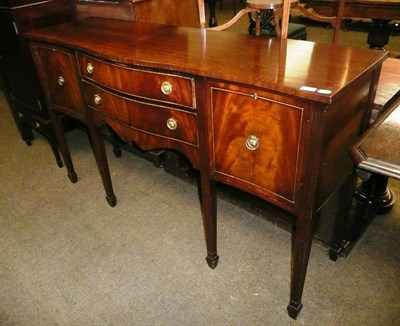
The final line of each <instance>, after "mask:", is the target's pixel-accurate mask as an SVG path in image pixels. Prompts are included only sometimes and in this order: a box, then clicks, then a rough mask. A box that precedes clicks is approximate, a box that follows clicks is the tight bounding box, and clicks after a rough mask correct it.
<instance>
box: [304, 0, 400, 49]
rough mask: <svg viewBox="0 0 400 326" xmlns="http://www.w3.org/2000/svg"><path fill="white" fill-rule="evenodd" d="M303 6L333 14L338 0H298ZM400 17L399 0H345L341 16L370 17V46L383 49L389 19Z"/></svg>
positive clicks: (368, 40) (387, 39) (386, 40)
mask: <svg viewBox="0 0 400 326" xmlns="http://www.w3.org/2000/svg"><path fill="white" fill-rule="evenodd" d="M300 3H301V4H304V7H305V8H311V9H314V10H315V11H316V12H317V13H318V14H320V15H326V16H333V15H335V13H336V12H337V8H338V0H300ZM399 17H400V1H399V0H346V4H345V6H344V8H343V18H370V19H372V21H373V24H372V25H371V28H370V30H369V33H368V39H367V43H368V44H369V46H370V48H374V49H383V48H384V47H385V45H386V44H387V43H388V41H389V36H390V28H389V22H390V21H391V20H398V19H399Z"/></svg>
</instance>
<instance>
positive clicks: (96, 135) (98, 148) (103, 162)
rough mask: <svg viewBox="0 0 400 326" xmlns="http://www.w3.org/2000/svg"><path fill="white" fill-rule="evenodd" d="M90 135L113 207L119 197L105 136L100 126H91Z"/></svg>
mask: <svg viewBox="0 0 400 326" xmlns="http://www.w3.org/2000/svg"><path fill="white" fill-rule="evenodd" d="M89 132H90V137H91V140H92V146H93V153H94V157H95V159H96V164H97V167H98V169H99V172H100V176H101V179H102V181H103V186H104V189H105V191H106V200H107V202H108V204H109V205H110V206H111V207H114V206H115V205H116V204H117V198H116V197H115V195H114V190H113V186H112V182H111V176H110V169H109V168H108V161H107V153H106V149H105V145H104V138H103V134H102V132H101V130H100V128H97V127H94V126H89Z"/></svg>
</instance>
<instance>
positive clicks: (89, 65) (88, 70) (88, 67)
mask: <svg viewBox="0 0 400 326" xmlns="http://www.w3.org/2000/svg"><path fill="white" fill-rule="evenodd" d="M86 71H87V72H88V74H89V75H91V74H93V72H94V66H93V65H92V64H91V63H90V62H88V64H87V65H86Z"/></svg>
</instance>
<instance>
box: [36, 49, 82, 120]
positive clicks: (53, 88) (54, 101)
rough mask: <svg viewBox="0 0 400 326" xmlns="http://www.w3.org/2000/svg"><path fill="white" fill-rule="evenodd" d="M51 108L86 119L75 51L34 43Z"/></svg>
mask: <svg viewBox="0 0 400 326" xmlns="http://www.w3.org/2000/svg"><path fill="white" fill-rule="evenodd" d="M33 52H34V55H35V58H36V60H37V66H38V68H39V73H40V74H41V75H42V82H43V84H44V85H43V86H44V89H45V93H46V95H47V100H48V103H49V105H50V108H56V109H57V110H59V111H62V112H65V113H66V114H68V115H70V116H73V117H76V118H79V119H81V120H83V119H84V111H85V110H84V104H83V101H82V96H81V91H80V86H79V85H80V83H79V80H78V77H77V67H76V60H75V56H74V54H73V53H71V52H69V51H68V50H66V49H63V48H55V47H47V46H45V45H38V44H34V45H33Z"/></svg>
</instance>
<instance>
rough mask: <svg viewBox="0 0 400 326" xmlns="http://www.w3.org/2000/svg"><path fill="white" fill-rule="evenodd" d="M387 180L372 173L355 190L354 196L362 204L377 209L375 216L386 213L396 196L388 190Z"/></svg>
mask: <svg viewBox="0 0 400 326" xmlns="http://www.w3.org/2000/svg"><path fill="white" fill-rule="evenodd" d="M388 180H389V178H388V177H387V176H384V175H380V174H375V173H373V174H372V175H371V177H370V178H369V179H368V180H366V181H364V182H362V184H361V185H360V186H359V187H358V188H357V190H356V193H355V196H356V198H357V199H358V200H359V201H361V202H362V203H364V204H366V205H369V206H373V207H375V208H377V214H386V213H388V212H389V211H390V210H391V209H392V207H393V205H394V203H395V201H396V195H395V194H394V193H393V191H392V190H390V189H389V188H388Z"/></svg>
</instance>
